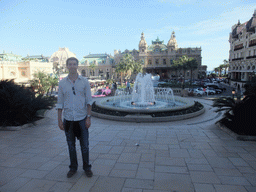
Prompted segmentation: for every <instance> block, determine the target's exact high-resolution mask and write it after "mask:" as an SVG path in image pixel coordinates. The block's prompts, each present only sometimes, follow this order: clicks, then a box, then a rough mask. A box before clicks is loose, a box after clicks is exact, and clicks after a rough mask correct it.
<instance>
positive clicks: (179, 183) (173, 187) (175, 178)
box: [154, 173, 194, 192]
mask: <svg viewBox="0 0 256 192" xmlns="http://www.w3.org/2000/svg"><path fill="white" fill-rule="evenodd" d="M154 189H158V190H169V191H189V192H194V187H193V184H192V182H191V178H190V176H189V175H185V174H169V173H155V182H154Z"/></svg>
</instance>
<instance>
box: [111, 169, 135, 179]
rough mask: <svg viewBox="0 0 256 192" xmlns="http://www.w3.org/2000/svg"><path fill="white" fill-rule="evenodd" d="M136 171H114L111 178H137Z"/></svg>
mask: <svg viewBox="0 0 256 192" xmlns="http://www.w3.org/2000/svg"><path fill="white" fill-rule="evenodd" d="M135 175H136V171H131V170H126V169H112V171H111V172H110V174H109V176H111V177H125V178H135Z"/></svg>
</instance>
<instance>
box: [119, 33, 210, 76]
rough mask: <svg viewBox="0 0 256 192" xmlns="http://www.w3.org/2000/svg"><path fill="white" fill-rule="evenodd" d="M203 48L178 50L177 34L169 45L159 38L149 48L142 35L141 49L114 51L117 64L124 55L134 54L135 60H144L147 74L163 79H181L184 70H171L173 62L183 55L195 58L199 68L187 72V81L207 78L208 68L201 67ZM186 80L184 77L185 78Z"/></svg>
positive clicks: (172, 36)
mask: <svg viewBox="0 0 256 192" xmlns="http://www.w3.org/2000/svg"><path fill="white" fill-rule="evenodd" d="M201 51H202V50H201V47H195V48H192V47H189V48H178V44H177V40H176V37H175V33H174V32H172V35H171V38H170V39H169V41H168V43H167V44H164V41H161V40H160V39H159V38H158V37H157V39H156V40H155V41H152V44H151V45H149V46H148V44H147V42H146V40H145V37H144V33H141V40H140V42H139V49H138V50H135V49H133V50H132V51H129V50H125V51H124V52H121V51H120V50H119V51H117V50H115V51H114V60H115V63H118V62H119V61H120V59H121V58H122V56H123V55H125V54H126V53H129V54H132V55H133V57H134V59H135V60H142V62H143V65H144V66H143V70H144V71H145V72H147V73H152V74H158V75H160V78H162V79H177V78H180V77H181V76H182V75H183V74H184V73H183V70H179V71H177V72H176V71H174V70H171V66H172V64H173V60H177V59H178V58H179V57H181V56H183V55H187V56H188V57H193V58H195V59H196V60H197V63H198V68H197V69H196V70H194V71H193V73H192V74H191V72H190V71H189V70H187V71H186V72H185V79H190V78H191V76H192V78H193V79H197V78H198V76H200V77H205V76H206V71H207V66H203V65H201V63H202V57H201ZM183 78H184V77H183Z"/></svg>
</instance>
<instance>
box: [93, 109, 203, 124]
mask: <svg viewBox="0 0 256 192" xmlns="http://www.w3.org/2000/svg"><path fill="white" fill-rule="evenodd" d="M204 112H205V108H203V109H201V110H199V111H197V112H195V113H189V114H185V115H177V116H168V117H152V116H150V115H138V114H136V115H127V116H125V117H119V116H111V115H105V114H101V113H96V112H93V111H92V116H94V117H98V118H101V119H108V120H113V121H125V122H136V123H142V122H144V123H146V122H168V121H179V120H184V119H189V118H193V117H197V116H199V115H201V114H203V113H204Z"/></svg>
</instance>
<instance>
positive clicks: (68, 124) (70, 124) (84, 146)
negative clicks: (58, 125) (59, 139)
mask: <svg viewBox="0 0 256 192" xmlns="http://www.w3.org/2000/svg"><path fill="white" fill-rule="evenodd" d="M63 123H64V127H65V134H66V138H67V143H68V150H69V158H70V166H69V168H70V170H73V171H76V170H77V167H78V163H77V155H76V137H75V134H74V131H73V129H74V126H76V125H77V126H78V125H79V128H80V129H81V137H80V139H79V141H80V146H81V152H82V157H83V169H84V170H85V171H86V170H90V169H91V165H89V132H88V129H87V128H86V127H85V119H83V120H81V121H67V120H66V119H64V122H63Z"/></svg>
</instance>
